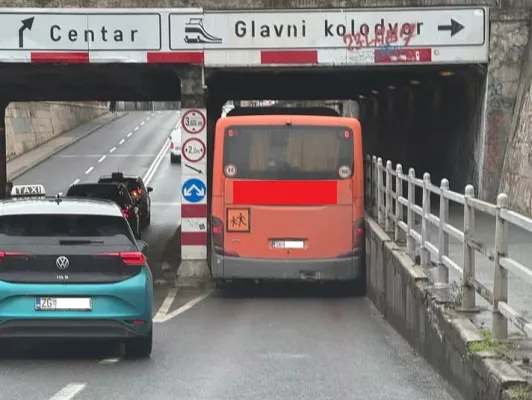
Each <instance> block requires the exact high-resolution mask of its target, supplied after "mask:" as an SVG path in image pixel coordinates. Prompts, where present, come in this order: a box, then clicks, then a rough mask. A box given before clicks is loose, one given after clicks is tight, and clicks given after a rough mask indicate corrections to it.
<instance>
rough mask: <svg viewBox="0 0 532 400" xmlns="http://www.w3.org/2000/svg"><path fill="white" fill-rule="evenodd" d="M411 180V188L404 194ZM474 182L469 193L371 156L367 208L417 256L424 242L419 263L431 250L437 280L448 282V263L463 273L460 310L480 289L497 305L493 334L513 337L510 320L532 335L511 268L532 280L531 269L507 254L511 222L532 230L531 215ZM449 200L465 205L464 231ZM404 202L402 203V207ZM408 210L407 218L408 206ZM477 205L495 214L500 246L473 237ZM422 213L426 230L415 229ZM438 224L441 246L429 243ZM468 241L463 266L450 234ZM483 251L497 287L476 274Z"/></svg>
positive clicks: (470, 305)
mask: <svg viewBox="0 0 532 400" xmlns="http://www.w3.org/2000/svg"><path fill="white" fill-rule="evenodd" d="M405 183H406V184H407V186H408V193H407V195H406V197H405V196H404V194H403V185H404V184H405ZM416 188H421V190H422V192H423V198H422V199H423V200H422V206H421V207H420V206H419V205H417V204H416V203H415V191H416ZM431 194H434V195H437V196H439V198H440V209H439V215H438V216H436V215H434V214H432V213H431V206H430V200H431ZM474 196H475V194H474V188H473V186H472V185H467V186H466V187H465V191H464V194H461V193H457V192H453V191H451V190H449V181H448V180H447V179H442V181H441V184H440V186H439V187H438V186H436V185H433V184H432V183H431V178H430V174H428V173H425V174H424V175H423V179H420V178H416V173H415V171H414V169H413V168H410V169H409V170H408V174H405V173H404V172H403V168H402V166H401V164H397V165H396V167H395V168H393V165H392V162H391V161H387V162H386V165H384V164H383V162H382V159H381V158H377V157H375V156H373V157H372V156H367V158H366V209H367V210H368V212H369V213H370V214H371V215H373V217H375V216H376V217H377V221H378V223H379V224H380V225H382V226H383V227H384V229H385V231H387V232H390V234H392V233H393V236H394V240H395V241H398V242H401V241H405V240H406V251H407V253H408V255H409V256H410V257H412V259H415V253H416V246H419V253H420V254H419V256H420V265H421V267H423V268H428V267H429V265H431V255H432V256H433V257H434V258H435V259H436V260H437V261H436V264H437V271H438V273H437V274H436V276H435V277H434V278H433V280H434V283H435V284H448V283H449V268H452V269H454V270H456V271H457V272H458V273H459V274H460V275H461V276H462V296H461V309H462V310H464V311H467V310H475V308H476V304H475V294H476V293H478V294H479V295H480V296H481V297H482V298H484V299H485V300H486V301H487V302H488V303H490V304H491V305H492V307H493V321H492V333H493V338H494V339H498V340H504V339H507V338H508V321H510V322H511V323H513V324H514V325H515V326H516V327H517V328H519V329H520V330H521V331H523V332H524V333H525V334H526V335H527V336H528V337H530V338H532V324H531V323H530V322H529V321H527V320H526V319H525V318H524V317H523V316H522V315H520V314H519V313H518V312H517V311H516V310H515V309H513V308H512V307H511V306H510V305H509V304H508V271H510V272H512V273H514V274H517V275H518V276H520V277H521V278H522V279H524V280H525V281H527V282H528V283H531V284H532V271H531V270H530V269H529V268H527V267H526V266H524V265H523V264H521V263H519V262H517V261H516V260H514V259H512V258H511V257H510V256H509V255H508V223H511V224H514V225H516V226H518V227H520V228H522V229H524V230H527V231H529V232H532V219H530V218H528V217H525V216H524V215H521V214H519V213H516V212H514V211H511V210H509V209H508V196H507V195H506V194H504V193H501V194H499V195H498V197H497V204H496V205H495V204H491V203H487V202H485V201H482V200H479V199H476V198H475V197H474ZM449 201H453V202H456V203H459V204H461V205H463V206H464V231H461V230H460V229H458V228H456V227H454V226H453V225H451V224H450V223H449ZM398 205H399V206H398ZM405 208H406V211H407V215H406V222H405V218H404V211H405ZM475 210H478V211H480V212H483V213H486V214H489V215H491V216H494V217H495V245H494V248H493V249H492V248H488V247H486V246H485V245H484V244H483V243H481V242H480V241H478V240H477V239H476V238H475V237H474V232H475ZM416 214H417V215H419V216H420V217H421V233H419V232H417V231H416V230H415V229H414V223H415V216H416ZM429 224H433V225H435V226H436V227H438V245H437V246H436V245H434V244H433V243H431V242H430V225H429ZM450 236H451V237H453V238H455V239H457V240H458V241H460V242H461V243H462V244H463V266H461V265H459V264H458V263H456V262H455V261H453V260H452V259H451V258H450V257H449V237H450ZM477 251H478V252H480V253H481V254H483V255H484V256H486V257H487V259H488V260H490V261H492V262H493V267H494V269H493V282H494V283H493V287H492V288H487V287H486V286H484V285H482V284H481V283H480V282H479V281H477V280H476V279H475V253H476V252H477Z"/></svg>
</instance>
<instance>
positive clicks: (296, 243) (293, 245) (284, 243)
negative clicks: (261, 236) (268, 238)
mask: <svg viewBox="0 0 532 400" xmlns="http://www.w3.org/2000/svg"><path fill="white" fill-rule="evenodd" d="M272 247H273V248H274V249H302V248H304V247H305V243H304V242H303V241H302V240H273V241H272Z"/></svg>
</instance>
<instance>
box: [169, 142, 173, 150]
mask: <svg viewBox="0 0 532 400" xmlns="http://www.w3.org/2000/svg"><path fill="white" fill-rule="evenodd" d="M173 149H174V142H170V150H173Z"/></svg>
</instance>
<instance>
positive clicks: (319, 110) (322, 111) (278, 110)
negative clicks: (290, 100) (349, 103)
mask: <svg viewBox="0 0 532 400" xmlns="http://www.w3.org/2000/svg"><path fill="white" fill-rule="evenodd" d="M241 115H321V116H328V117H339V116H340V114H339V113H338V112H337V111H336V110H333V109H332V108H329V107H293V108H292V107H237V108H233V109H232V110H231V111H229V112H228V113H227V116H228V117H235V116H241Z"/></svg>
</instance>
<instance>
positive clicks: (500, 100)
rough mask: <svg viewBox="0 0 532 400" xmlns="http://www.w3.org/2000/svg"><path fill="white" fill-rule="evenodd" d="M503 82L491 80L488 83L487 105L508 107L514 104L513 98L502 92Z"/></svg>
mask: <svg viewBox="0 0 532 400" xmlns="http://www.w3.org/2000/svg"><path fill="white" fill-rule="evenodd" d="M503 89H504V88H503V84H502V82H500V81H493V82H491V83H490V84H489V85H488V100H487V102H488V107H489V108H496V109H509V108H512V107H513V105H514V102H513V100H512V99H511V98H510V97H508V96H506V95H505V94H504V92H503Z"/></svg>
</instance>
